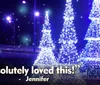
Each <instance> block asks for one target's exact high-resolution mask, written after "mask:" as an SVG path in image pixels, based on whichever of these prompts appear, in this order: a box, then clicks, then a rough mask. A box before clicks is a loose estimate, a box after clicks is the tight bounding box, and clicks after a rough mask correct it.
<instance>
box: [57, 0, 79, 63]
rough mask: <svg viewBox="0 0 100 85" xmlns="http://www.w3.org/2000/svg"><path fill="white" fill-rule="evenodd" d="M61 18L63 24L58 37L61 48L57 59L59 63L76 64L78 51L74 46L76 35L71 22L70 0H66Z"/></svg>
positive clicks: (71, 9)
mask: <svg viewBox="0 0 100 85" xmlns="http://www.w3.org/2000/svg"><path fill="white" fill-rule="evenodd" d="M63 18H64V24H63V29H62V32H61V35H60V39H59V44H60V45H61V48H60V53H59V55H58V60H57V61H58V62H59V63H60V64H76V63H77V59H78V53H77V50H76V46H75V44H76V43H77V37H76V31H75V27H74V23H73V20H74V13H73V8H72V0H66V8H65V12H64V17H63Z"/></svg>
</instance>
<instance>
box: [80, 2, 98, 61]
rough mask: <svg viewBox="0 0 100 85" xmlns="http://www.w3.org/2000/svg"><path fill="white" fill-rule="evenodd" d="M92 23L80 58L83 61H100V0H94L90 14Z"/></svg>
mask: <svg viewBox="0 0 100 85" xmlns="http://www.w3.org/2000/svg"><path fill="white" fill-rule="evenodd" d="M89 19H90V20H91V23H90V25H89V28H88V30H87V33H86V36H85V40H87V41H88V43H87V44H86V47H85V49H83V51H82V53H81V55H80V58H81V60H83V61H90V62H91V61H92V62H93V61H94V63H96V62H98V61H100V0H94V1H93V4H92V10H91V12H90V15H89Z"/></svg>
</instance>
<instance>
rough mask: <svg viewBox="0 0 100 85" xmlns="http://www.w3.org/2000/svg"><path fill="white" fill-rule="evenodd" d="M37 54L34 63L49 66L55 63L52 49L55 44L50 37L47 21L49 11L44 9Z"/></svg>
mask: <svg viewBox="0 0 100 85" xmlns="http://www.w3.org/2000/svg"><path fill="white" fill-rule="evenodd" d="M39 49H40V52H39V55H38V57H37V59H36V60H35V62H34V65H39V66H51V65H56V58H55V56H54V53H53V50H54V49H55V46H54V44H53V41H52V37H51V28H50V23H49V11H46V14H45V20H44V24H43V29H42V38H41V41H40V45H39Z"/></svg>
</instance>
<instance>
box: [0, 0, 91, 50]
mask: <svg viewBox="0 0 100 85" xmlns="http://www.w3.org/2000/svg"><path fill="white" fill-rule="evenodd" d="M72 1H73V9H74V13H75V20H74V24H75V27H76V32H77V37H78V43H77V48H78V49H79V50H81V49H82V48H84V46H85V44H86V42H85V41H84V37H85V34H86V31H87V29H88V26H89V24H90V20H89V19H88V16H89V13H90V10H91V3H92V0H85V1H84V0H72ZM26 2H27V3H26V4H25V5H24V4H22V1H21V0H2V1H0V44H4V45H13V43H14V42H13V34H14V32H13V29H14V25H15V29H16V32H15V35H16V37H15V41H16V45H29V46H32V45H34V46H36V47H38V45H39V41H40V39H41V29H42V24H43V21H44V15H45V11H46V10H50V23H51V29H52V39H53V41H54V43H55V45H56V47H58V43H57V42H58V39H59V36H60V33H61V30H62V28H63V13H64V10H65V0H26ZM21 6H26V7H27V8H28V9H27V12H25V13H21V12H20V7H21ZM34 11H39V12H40V17H38V18H37V17H34ZM6 15H11V16H12V20H13V23H11V24H9V23H6V20H5V16H6ZM17 19H18V20H17ZM18 26H20V28H18ZM34 27H35V28H34ZM23 36H29V38H30V41H29V42H26V43H23V42H21V41H22V37H23Z"/></svg>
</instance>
